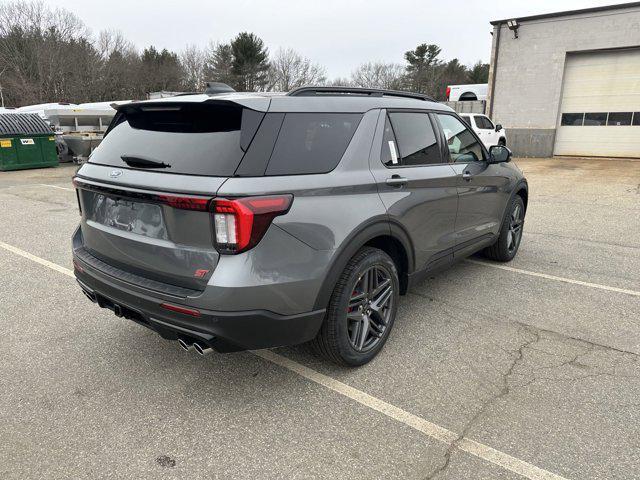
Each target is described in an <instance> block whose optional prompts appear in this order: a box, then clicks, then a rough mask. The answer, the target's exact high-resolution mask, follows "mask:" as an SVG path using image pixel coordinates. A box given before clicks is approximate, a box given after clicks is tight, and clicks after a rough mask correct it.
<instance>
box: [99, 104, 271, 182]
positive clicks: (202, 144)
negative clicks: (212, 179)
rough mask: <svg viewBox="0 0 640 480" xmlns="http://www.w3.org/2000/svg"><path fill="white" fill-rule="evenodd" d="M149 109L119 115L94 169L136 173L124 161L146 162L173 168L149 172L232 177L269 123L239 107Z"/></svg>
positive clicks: (103, 142)
mask: <svg viewBox="0 0 640 480" xmlns="http://www.w3.org/2000/svg"><path fill="white" fill-rule="evenodd" d="M147 105H149V104H147ZM144 108H146V109H147V110H143V109H135V108H131V109H129V110H125V111H124V112H120V113H119V114H118V116H117V117H116V118H115V119H114V123H113V125H112V126H111V127H110V129H109V132H108V134H107V135H106V136H105V138H104V140H103V141H102V143H101V144H100V146H99V147H98V148H96V150H95V151H94V152H93V154H92V155H91V158H90V163H95V164H101V165H110V166H115V167H124V168H131V166H130V165H128V164H127V163H126V162H124V161H123V160H122V156H125V157H142V158H145V159H150V160H153V161H157V162H159V163H164V164H167V165H169V167H166V168H145V170H152V171H161V172H165V173H174V174H176V173H177V174H189V175H209V176H231V175H233V173H234V172H235V170H236V168H237V167H238V165H239V164H240V161H241V160H242V157H243V155H244V151H246V149H247V148H248V146H249V144H250V143H251V140H252V138H253V136H254V134H255V132H256V130H257V128H258V126H259V125H260V122H261V120H262V118H263V117H264V114H263V113H261V112H256V111H253V110H249V109H246V108H243V107H241V106H239V105H234V104H229V105H219V104H217V105H210V104H195V105H194V104H178V105H175V104H169V105H166V106H164V105H163V106H157V107H150V106H145V107H144Z"/></svg>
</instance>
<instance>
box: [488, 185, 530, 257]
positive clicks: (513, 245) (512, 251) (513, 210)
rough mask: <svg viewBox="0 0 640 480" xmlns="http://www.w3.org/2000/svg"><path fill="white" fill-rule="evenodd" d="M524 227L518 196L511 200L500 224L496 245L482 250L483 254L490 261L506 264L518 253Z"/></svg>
mask: <svg viewBox="0 0 640 480" xmlns="http://www.w3.org/2000/svg"><path fill="white" fill-rule="evenodd" d="M523 227H524V202H523V201H522V197H521V196H520V195H516V196H514V197H513V199H512V200H511V203H510V204H509V208H508V209H507V214H506V216H505V218H504V220H503V222H502V228H501V229H500V236H499V237H498V240H497V241H496V243H494V244H493V245H491V246H490V247H487V248H485V249H484V251H483V254H484V256H485V257H487V258H490V259H491V260H497V261H498V262H508V261H510V260H513V257H515V256H516V253H518V248H519V247H520V241H521V240H522V229H523Z"/></svg>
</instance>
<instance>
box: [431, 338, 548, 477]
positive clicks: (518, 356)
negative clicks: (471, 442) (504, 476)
mask: <svg viewBox="0 0 640 480" xmlns="http://www.w3.org/2000/svg"><path fill="white" fill-rule="evenodd" d="M521 331H525V332H526V333H527V334H529V336H530V338H529V339H527V340H525V341H524V342H522V343H521V344H520V346H519V347H518V349H517V350H515V351H514V352H511V353H512V354H515V356H514V358H513V361H512V362H511V364H510V365H509V368H508V369H507V371H506V372H505V373H503V374H502V375H501V376H502V387H501V388H500V390H499V391H498V392H497V393H495V394H494V395H492V396H491V397H489V398H488V399H487V400H485V401H484V402H483V404H482V406H481V407H480V408H479V409H478V411H477V412H476V413H475V415H474V416H473V417H471V419H470V420H469V421H468V422H467V424H466V425H465V426H464V428H463V429H462V431H461V432H460V434H459V435H458V437H457V438H456V439H455V440H454V441H453V442H451V443H450V444H449V446H448V447H447V450H446V451H445V454H444V462H443V464H442V465H440V466H439V467H438V468H436V469H434V470H433V471H431V472H430V473H429V474H428V475H427V476H426V477H425V480H433V479H434V478H436V477H437V476H439V475H440V474H442V473H444V471H445V470H446V469H447V468H448V467H449V465H450V464H451V456H452V455H453V452H454V451H455V450H456V448H457V446H458V444H459V443H460V442H461V441H462V440H463V439H464V438H465V437H466V436H467V434H468V433H469V430H471V428H472V427H473V426H474V425H475V424H476V423H477V422H478V420H480V418H481V417H482V416H483V415H484V414H485V413H486V411H487V410H488V409H489V408H490V407H491V406H492V405H493V404H494V403H495V402H496V401H498V400H500V399H501V398H503V397H505V396H507V395H508V394H509V392H510V391H511V387H510V385H509V378H510V377H511V376H512V375H513V373H514V370H515V369H516V367H517V366H518V364H520V362H521V361H522V359H523V358H524V350H525V348H528V347H529V346H531V345H534V344H536V343H537V342H539V341H540V333H539V331H538V330H537V329H535V327H522V328H521Z"/></svg>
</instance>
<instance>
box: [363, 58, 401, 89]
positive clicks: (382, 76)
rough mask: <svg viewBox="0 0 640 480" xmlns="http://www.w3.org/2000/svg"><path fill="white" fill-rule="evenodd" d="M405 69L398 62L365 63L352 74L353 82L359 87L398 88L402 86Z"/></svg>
mask: <svg viewBox="0 0 640 480" xmlns="http://www.w3.org/2000/svg"><path fill="white" fill-rule="evenodd" d="M404 70H405V69H404V67H402V65H398V64H396V63H382V62H369V63H363V64H362V65H360V66H359V67H358V68H357V69H356V70H354V71H353V73H352V74H351V83H352V84H353V85H355V86H357V87H368V88H385V89H392V90H397V89H399V88H401V87H402V83H403V79H404Z"/></svg>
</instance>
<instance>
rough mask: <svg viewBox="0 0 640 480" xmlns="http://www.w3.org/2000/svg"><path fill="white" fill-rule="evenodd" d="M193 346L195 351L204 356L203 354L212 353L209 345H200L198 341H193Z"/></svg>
mask: <svg viewBox="0 0 640 480" xmlns="http://www.w3.org/2000/svg"><path fill="white" fill-rule="evenodd" d="M193 348H195V349H196V353H197V354H198V355H202V356H203V357H204V356H205V355H209V354H210V353H212V352H213V348H211V347H206V346H205V347H203V346H202V345H200V344H199V343H194V344H193Z"/></svg>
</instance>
